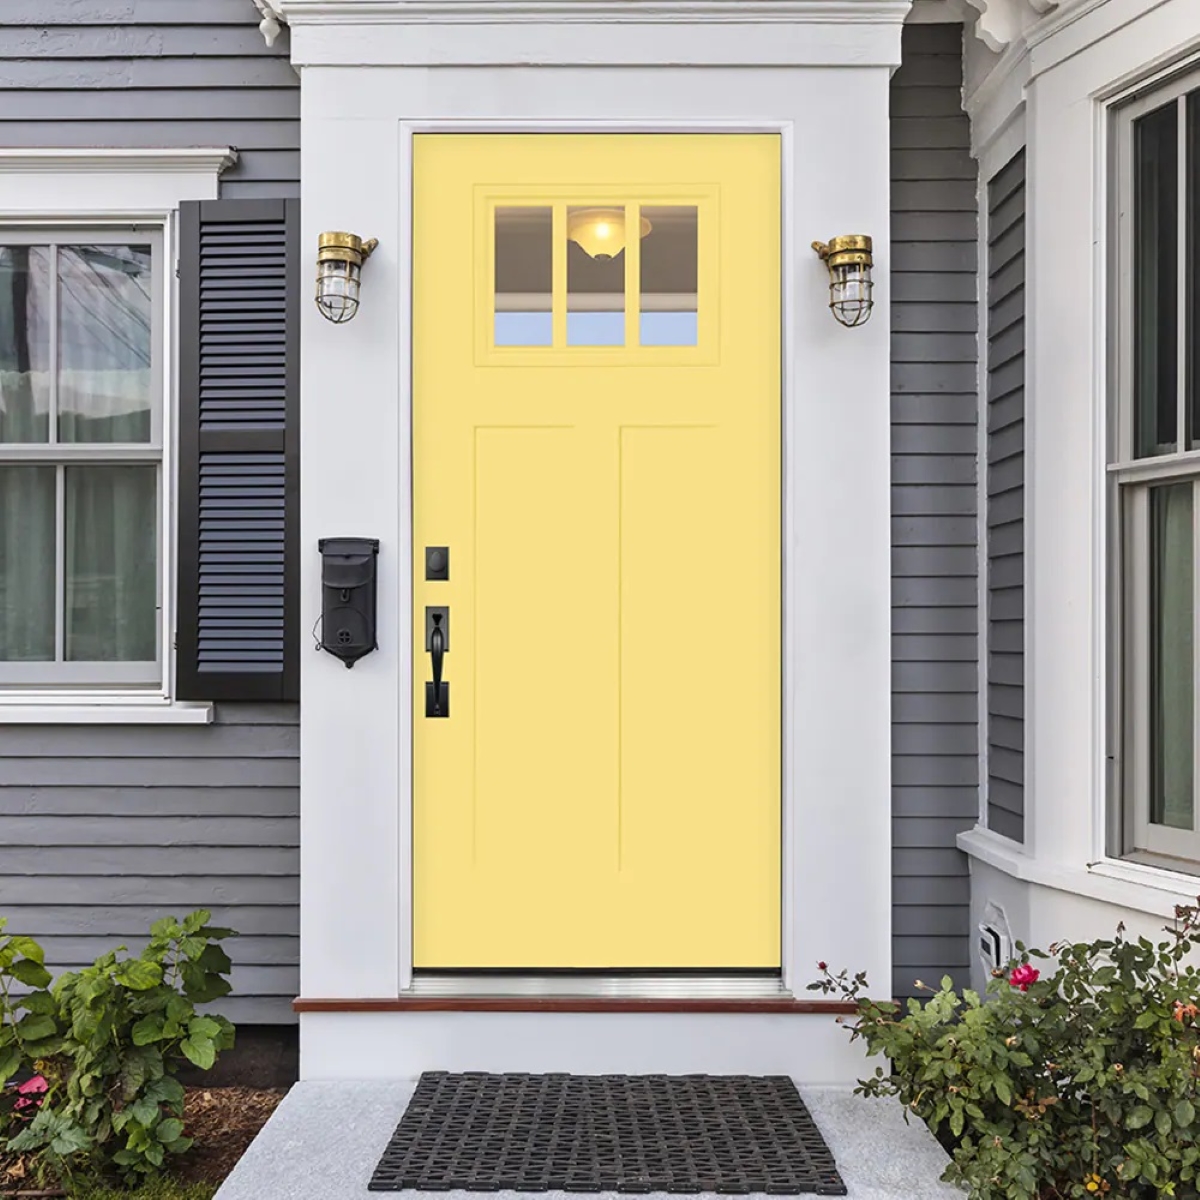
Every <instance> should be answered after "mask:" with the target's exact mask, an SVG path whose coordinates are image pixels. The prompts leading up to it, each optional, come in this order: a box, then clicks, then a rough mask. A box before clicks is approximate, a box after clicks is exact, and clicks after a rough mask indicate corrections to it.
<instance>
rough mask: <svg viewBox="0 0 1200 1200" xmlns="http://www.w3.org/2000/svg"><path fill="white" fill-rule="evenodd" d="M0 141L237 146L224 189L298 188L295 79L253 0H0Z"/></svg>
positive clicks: (20, 144) (286, 192) (284, 50)
mask: <svg viewBox="0 0 1200 1200" xmlns="http://www.w3.org/2000/svg"><path fill="white" fill-rule="evenodd" d="M0 7H2V9H3V12H2V13H0V146H3V147H15V148H21V149H29V148H35V147H46V146H53V147H60V146H61V147H76V146H79V147H120V148H139V149H140V148H145V147H153V146H234V147H236V148H237V150H238V152H239V159H238V161H237V163H235V164H234V166H232V167H231V168H229V169H228V170H227V171H226V172H225V173H224V175H223V176H222V179H221V195H222V196H223V197H226V198H233V199H239V198H250V197H258V196H270V197H291V196H298V195H299V194H300V81H299V78H298V76H297V75H296V72H295V71H294V70H293V69H292V67H291V64H290V63H289V62H288V33H287V31H286V30H284V31H283V33H282V34H281V35H280V37H279V39H278V40H277V41H276V43H275V45H274V46H272V47H270V48H268V47H267V46H266V44H265V42H264V41H263V37H262V34H261V33H259V31H258V27H257V21H258V18H257V14H256V12H255V9H254V6H253V4H252V3H251V2H250V0H122V3H120V4H113V3H112V2H111V0H55V2H53V3H48V2H47V0H4V3H3V5H2V6H0Z"/></svg>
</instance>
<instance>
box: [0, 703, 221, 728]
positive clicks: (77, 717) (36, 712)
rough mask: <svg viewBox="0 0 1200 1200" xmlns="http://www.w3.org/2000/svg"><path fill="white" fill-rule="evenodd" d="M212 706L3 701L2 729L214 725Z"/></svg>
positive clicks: (0, 714) (0, 704)
mask: <svg viewBox="0 0 1200 1200" xmlns="http://www.w3.org/2000/svg"><path fill="white" fill-rule="evenodd" d="M212 719H213V706H212V705H211V704H168V703H165V702H163V701H158V702H157V703H142V704H136V703H135V704H130V703H106V702H104V701H96V702H94V703H91V704H88V703H85V702H83V701H79V700H73V701H71V702H69V703H68V702H62V701H47V702H44V703H36V704H33V703H21V702H19V701H18V702H7V701H3V700H0V725H210V724H212Z"/></svg>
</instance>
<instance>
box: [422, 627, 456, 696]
mask: <svg viewBox="0 0 1200 1200" xmlns="http://www.w3.org/2000/svg"><path fill="white" fill-rule="evenodd" d="M444 615H445V611H444V610H443V611H440V612H439V611H438V610H436V609H435V610H434V611H433V612H431V613H430V614H429V618H430V620H431V621H432V622H433V628H432V629H431V630H430V631H429V654H430V657H431V658H432V660H433V682H432V683H427V684H426V685H425V715H426V716H427V717H448V716H449V715H450V685H449V683H443V682H442V669H443V666H444V663H445V658H446V631H445V630H444V629H443V628H442V619H443V616H444Z"/></svg>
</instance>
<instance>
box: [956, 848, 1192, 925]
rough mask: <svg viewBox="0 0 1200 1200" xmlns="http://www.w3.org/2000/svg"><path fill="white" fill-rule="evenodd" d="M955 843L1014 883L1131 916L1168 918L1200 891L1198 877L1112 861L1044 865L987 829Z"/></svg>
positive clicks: (1043, 861)
mask: <svg viewBox="0 0 1200 1200" xmlns="http://www.w3.org/2000/svg"><path fill="white" fill-rule="evenodd" d="M957 840H958V848H959V849H960V850H962V851H963V852H964V853H965V854H967V855H969V856H970V857H971V858H972V859H975V860H976V861H978V862H981V863H986V864H987V865H988V866H989V867H992V868H994V869H995V870H997V871H1001V872H1003V873H1004V874H1005V875H1009V876H1011V877H1012V878H1013V879H1018V880H1021V881H1022V882H1024V883H1031V884H1035V885H1037V886H1039V887H1046V888H1052V889H1053V890H1055V891H1058V892H1067V893H1069V894H1071V895H1075V896H1087V897H1089V898H1090V899H1093V900H1099V901H1102V902H1103V903H1106V904H1115V905H1117V906H1118V907H1120V908H1127V909H1130V910H1131V911H1133V912H1142V913H1150V914H1151V915H1153V916H1158V917H1170V916H1173V915H1174V912H1175V906H1176V905H1177V904H1181V903H1191V902H1194V901H1195V899H1196V895H1197V893H1200V878H1198V877H1196V876H1193V875H1184V874H1181V873H1179V872H1176V871H1166V870H1162V869H1160V868H1158V867H1146V866H1141V865H1139V864H1137V863H1128V862H1124V861H1121V860H1119V859H1111V858H1102V859H1100V860H1098V861H1097V862H1091V863H1081V864H1074V863H1058V862H1049V861H1047V860H1046V859H1042V858H1037V857H1035V856H1033V855H1031V854H1027V853H1025V851H1024V849H1023V848H1022V847H1021V846H1020V844H1019V843H1017V842H1013V841H1010V840H1009V839H1008V838H1005V837H1001V836H1000V835H999V834H997V833H992V832H991V831H990V830H987V829H981V828H975V829H970V830H967V831H966V832H965V833H960V834H959V835H958V839H957Z"/></svg>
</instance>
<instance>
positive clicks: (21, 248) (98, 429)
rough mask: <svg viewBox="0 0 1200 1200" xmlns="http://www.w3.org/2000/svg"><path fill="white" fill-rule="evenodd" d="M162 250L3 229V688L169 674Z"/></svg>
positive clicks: (92, 232)
mask: <svg viewBox="0 0 1200 1200" xmlns="http://www.w3.org/2000/svg"><path fill="white" fill-rule="evenodd" d="M162 256H163V239H162V231H161V227H149V228H147V229H139V228H132V227H129V226H125V227H123V228H117V227H115V226H113V227H107V228H98V229H87V228H81V227H75V228H72V227H65V226H64V227H54V228H50V229H33V228H26V227H19V228H4V227H0V690H4V691H34V690H38V691H59V690H72V691H75V690H88V689H96V690H105V689H107V690H123V691H129V690H136V689H140V688H151V687H154V686H157V687H160V688H161V686H162V684H163V679H164V670H163V662H164V648H163V621H162V612H163V600H164V597H163V580H164V571H163V561H162V558H163V551H162V545H163V540H162V536H161V534H162V525H163V503H162V496H163V489H164V483H163V422H164V396H163V380H164V353H165V344H166V343H165V338H164V333H163V303H164V297H163V291H164V286H163V278H162V276H163V271H162Z"/></svg>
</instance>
